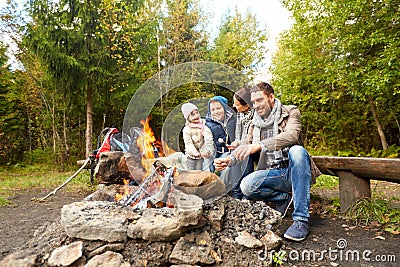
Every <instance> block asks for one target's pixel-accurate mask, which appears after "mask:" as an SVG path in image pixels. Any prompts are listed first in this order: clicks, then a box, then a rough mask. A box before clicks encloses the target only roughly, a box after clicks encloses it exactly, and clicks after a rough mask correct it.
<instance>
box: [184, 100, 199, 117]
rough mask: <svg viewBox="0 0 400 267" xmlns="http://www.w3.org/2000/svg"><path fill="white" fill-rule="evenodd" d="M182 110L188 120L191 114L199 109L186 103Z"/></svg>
mask: <svg viewBox="0 0 400 267" xmlns="http://www.w3.org/2000/svg"><path fill="white" fill-rule="evenodd" d="M181 109H182V114H183V117H185V120H187V119H188V117H189V115H190V113H192V111H193V110H195V109H198V108H197V107H196V105H195V104H192V103H185V104H183V105H182V108H181Z"/></svg>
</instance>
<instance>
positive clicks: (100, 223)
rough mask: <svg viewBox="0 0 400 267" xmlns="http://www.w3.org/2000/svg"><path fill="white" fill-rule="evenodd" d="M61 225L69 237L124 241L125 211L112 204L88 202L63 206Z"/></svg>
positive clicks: (126, 223) (125, 227)
mask: <svg viewBox="0 0 400 267" xmlns="http://www.w3.org/2000/svg"><path fill="white" fill-rule="evenodd" d="M61 225H62V226H63V227H64V229H65V232H66V233H67V235H68V236H70V237H76V238H81V239H86V240H103V241H107V242H118V241H126V239H127V234H126V233H127V225H128V220H127V219H126V211H124V208H123V207H121V206H118V205H116V204H115V203H112V202H102V201H89V202H86V201H85V202H75V203H72V204H69V205H64V206H63V207H62V209H61Z"/></svg>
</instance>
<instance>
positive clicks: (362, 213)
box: [345, 198, 400, 233]
mask: <svg viewBox="0 0 400 267" xmlns="http://www.w3.org/2000/svg"><path fill="white" fill-rule="evenodd" d="M345 215H346V216H347V217H348V218H350V219H352V220H353V221H355V222H357V223H364V224H367V225H368V224H369V223H371V222H373V221H376V222H378V223H379V224H381V225H384V227H385V230H386V231H390V232H393V233H400V210H399V209H396V208H393V207H391V205H390V203H389V202H388V201H386V200H384V199H369V198H362V199H359V200H357V201H356V203H354V204H353V205H352V206H351V207H350V208H349V210H348V211H347V212H346V213H345Z"/></svg>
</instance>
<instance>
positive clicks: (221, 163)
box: [214, 157, 232, 171]
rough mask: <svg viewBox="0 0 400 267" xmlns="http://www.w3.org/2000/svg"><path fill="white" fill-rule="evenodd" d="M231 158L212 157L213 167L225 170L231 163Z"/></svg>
mask: <svg viewBox="0 0 400 267" xmlns="http://www.w3.org/2000/svg"><path fill="white" fill-rule="evenodd" d="M231 161H232V159H231V158H230V157H226V158H216V159H214V166H215V169H216V170H218V171H222V170H225V169H226V167H228V166H229V164H230V163H231Z"/></svg>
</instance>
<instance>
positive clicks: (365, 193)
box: [338, 171, 371, 212]
mask: <svg viewBox="0 0 400 267" xmlns="http://www.w3.org/2000/svg"><path fill="white" fill-rule="evenodd" d="M338 176H339V193H340V211H341V212H345V211H346V210H347V209H348V208H349V207H350V206H351V205H352V204H354V202H355V200H356V199H357V198H363V197H371V185H370V180H367V179H362V178H359V177H357V176H355V175H354V174H353V173H352V172H346V171H338Z"/></svg>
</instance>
